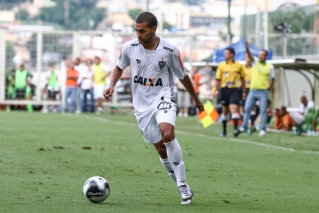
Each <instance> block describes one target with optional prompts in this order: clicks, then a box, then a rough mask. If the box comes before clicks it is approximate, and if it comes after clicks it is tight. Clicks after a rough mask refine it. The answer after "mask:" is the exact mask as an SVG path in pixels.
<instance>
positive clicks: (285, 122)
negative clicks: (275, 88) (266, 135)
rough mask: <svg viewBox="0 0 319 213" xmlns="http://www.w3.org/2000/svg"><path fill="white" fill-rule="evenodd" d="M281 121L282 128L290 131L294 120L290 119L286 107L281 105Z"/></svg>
mask: <svg viewBox="0 0 319 213" xmlns="http://www.w3.org/2000/svg"><path fill="white" fill-rule="evenodd" d="M280 114H281V121H282V129H283V130H285V131H291V129H292V126H294V122H293V120H292V119H291V117H290V115H289V113H288V112H287V108H286V107H285V106H282V107H281V109H280Z"/></svg>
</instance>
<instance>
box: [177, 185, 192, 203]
mask: <svg viewBox="0 0 319 213" xmlns="http://www.w3.org/2000/svg"><path fill="white" fill-rule="evenodd" d="M178 191H179V194H180V196H181V198H182V204H190V203H192V201H188V200H191V199H192V197H193V195H194V194H193V191H192V190H191V188H190V187H189V186H188V185H187V184H183V185H180V186H179V187H178ZM189 202H190V203H189Z"/></svg>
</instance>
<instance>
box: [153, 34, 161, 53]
mask: <svg viewBox="0 0 319 213" xmlns="http://www.w3.org/2000/svg"><path fill="white" fill-rule="evenodd" d="M157 38H158V43H157V45H156V47H155V49H154V50H156V49H157V47H158V45H159V43H160V40H161V39H160V37H157Z"/></svg>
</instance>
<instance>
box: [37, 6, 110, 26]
mask: <svg viewBox="0 0 319 213" xmlns="http://www.w3.org/2000/svg"><path fill="white" fill-rule="evenodd" d="M55 2H56V5H55V6H54V7H46V8H42V9H41V11H40V14H39V16H38V17H37V19H39V20H42V21H44V22H52V23H57V24H60V25H61V26H63V27H64V29H68V30H92V29H95V28H96V27H97V26H98V24H99V23H100V22H101V21H102V20H103V19H104V18H105V8H97V7H96V3H97V0H55Z"/></svg>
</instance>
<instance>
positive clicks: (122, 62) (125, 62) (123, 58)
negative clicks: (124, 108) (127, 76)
mask: <svg viewBox="0 0 319 213" xmlns="http://www.w3.org/2000/svg"><path fill="white" fill-rule="evenodd" d="M128 51H129V50H128V45H124V46H123V48H122V50H121V52H120V57H119V59H118V62H117V66H116V67H115V68H114V70H113V72H112V75H111V81H110V86H109V87H108V88H107V89H106V90H105V91H104V94H103V95H104V98H105V100H106V101H107V102H110V101H111V97H112V95H113V93H114V90H115V86H116V83H117V82H118V81H119V80H120V78H121V76H122V74H123V70H124V69H125V68H126V67H128V66H130V59H129V57H128Z"/></svg>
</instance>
